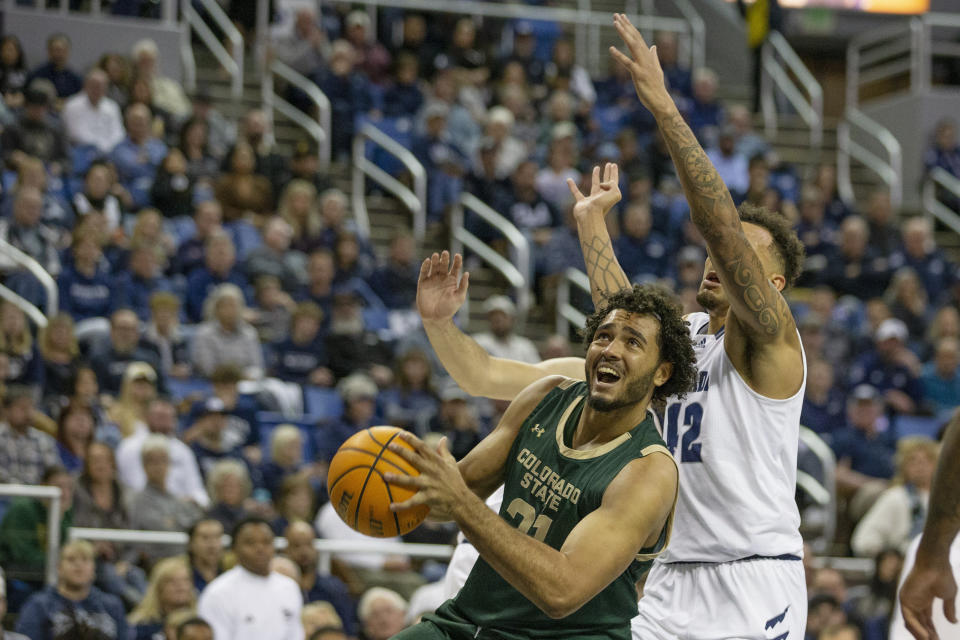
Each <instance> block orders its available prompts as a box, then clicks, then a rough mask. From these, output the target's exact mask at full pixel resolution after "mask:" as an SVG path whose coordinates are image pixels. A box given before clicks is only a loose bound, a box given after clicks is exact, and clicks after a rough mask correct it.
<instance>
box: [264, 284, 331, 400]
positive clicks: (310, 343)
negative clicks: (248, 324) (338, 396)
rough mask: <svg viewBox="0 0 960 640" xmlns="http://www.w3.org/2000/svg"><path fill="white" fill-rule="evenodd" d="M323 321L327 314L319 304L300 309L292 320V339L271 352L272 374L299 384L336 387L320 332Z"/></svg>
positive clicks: (308, 303) (303, 306) (302, 304)
mask: <svg viewBox="0 0 960 640" xmlns="http://www.w3.org/2000/svg"><path fill="white" fill-rule="evenodd" d="M322 320H323V311H321V310H320V307H319V306H317V305H316V304H315V303H313V302H301V303H300V304H298V305H297V306H296V308H295V309H294V311H293V316H292V317H291V319H290V336H289V337H288V338H287V339H286V340H283V341H282V342H279V343H277V344H275V345H273V348H272V349H271V367H270V375H272V376H273V377H275V378H280V379H281V380H286V381H288V382H295V383H297V384H299V385H316V386H321V387H329V386H331V385H332V384H333V372H332V371H330V369H329V368H328V367H327V348H326V343H325V339H324V336H323V335H322V334H321V333H320V324H321V322H322Z"/></svg>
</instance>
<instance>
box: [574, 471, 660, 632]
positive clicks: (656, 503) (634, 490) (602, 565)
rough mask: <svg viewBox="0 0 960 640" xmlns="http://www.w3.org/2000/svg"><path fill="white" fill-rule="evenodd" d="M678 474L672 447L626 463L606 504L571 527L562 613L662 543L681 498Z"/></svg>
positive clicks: (583, 601)
mask: <svg viewBox="0 0 960 640" xmlns="http://www.w3.org/2000/svg"><path fill="white" fill-rule="evenodd" d="M677 475H678V474H677V465H676V463H675V462H674V460H673V458H671V457H670V456H669V455H667V454H666V453H653V454H651V455H649V456H647V457H644V458H641V459H639V460H635V461H633V462H631V463H630V464H629V465H627V466H626V467H624V469H623V470H622V471H621V472H620V473H619V474H618V475H617V477H616V478H615V479H614V480H613V482H611V483H610V485H609V486H608V487H607V490H606V491H605V492H604V494H603V502H602V504H601V506H600V508H599V509H597V510H596V511H594V512H593V513H591V514H590V515H588V516H587V517H586V518H584V519H583V520H582V521H581V522H580V523H579V524H578V525H577V526H576V527H575V528H574V529H573V531H571V532H570V535H569V536H567V539H566V541H565V542H564V544H563V547H562V548H561V549H560V553H561V556H562V558H563V561H562V562H561V563H559V566H558V567H557V573H556V575H555V579H557V578H559V579H557V583H558V584H559V585H562V587H560V588H561V591H560V592H559V594H558V596H557V597H559V598H560V602H559V610H558V611H557V612H556V613H558V614H562V616H568V615H570V614H571V613H573V612H575V611H576V610H577V609H579V608H580V607H582V606H583V605H584V604H586V603H587V602H589V601H590V600H591V599H592V598H593V597H595V596H596V595H597V594H598V593H600V591H602V590H603V589H604V588H605V587H606V586H607V585H609V584H610V583H611V582H612V581H613V580H614V579H615V578H616V577H617V576H619V575H620V574H621V573H623V572H624V571H625V570H626V569H627V568H628V567H629V566H630V563H631V562H633V560H634V559H635V558H636V556H637V554H638V553H639V551H640V550H641V549H644V548H647V547H652V546H653V545H655V544H656V543H657V541H658V539H659V538H660V533H661V531H662V530H663V526H664V524H665V523H666V522H667V520H668V518H670V517H671V515H672V513H673V509H674V506H675V504H676V500H677ZM597 549H603V550H604V552H603V553H602V554H598V553H597ZM564 594H566V595H564Z"/></svg>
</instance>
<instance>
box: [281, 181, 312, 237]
mask: <svg viewBox="0 0 960 640" xmlns="http://www.w3.org/2000/svg"><path fill="white" fill-rule="evenodd" d="M277 214H278V215H279V216H280V217H281V218H283V219H284V220H286V221H287V224H289V225H290V226H291V227H293V241H292V242H291V247H293V248H294V249H297V250H298V251H304V252H306V251H309V250H310V249H312V248H313V247H314V245H315V243H316V241H317V240H318V239H319V237H320V232H321V230H322V229H323V220H322V219H321V218H320V203H319V201H318V200H317V188H316V187H314V186H313V185H312V184H310V183H309V182H307V181H306V180H302V179H300V178H297V179H294V180H291V181H290V184H288V185H287V186H286V188H284V190H283V194H282V195H281V196H280V204H279V205H278V206H277Z"/></svg>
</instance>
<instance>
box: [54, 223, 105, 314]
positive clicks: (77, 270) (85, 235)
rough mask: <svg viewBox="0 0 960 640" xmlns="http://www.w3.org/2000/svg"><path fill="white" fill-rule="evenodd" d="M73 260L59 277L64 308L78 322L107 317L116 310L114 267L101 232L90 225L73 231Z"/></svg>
mask: <svg viewBox="0 0 960 640" xmlns="http://www.w3.org/2000/svg"><path fill="white" fill-rule="evenodd" d="M70 249H71V251H70V253H71V255H72V257H73V260H72V262H70V263H68V264H66V265H65V268H64V269H63V271H62V272H61V273H60V277H58V278H57V288H58V290H59V293H60V309H61V310H62V311H64V312H66V313H69V314H70V317H72V318H73V319H74V320H75V321H77V322H79V321H81V320H87V319H89V318H106V317H109V316H110V314H111V313H112V312H113V309H114V307H113V293H112V291H111V284H112V282H111V277H110V270H109V268H108V266H107V264H106V261H105V260H104V259H103V251H102V249H101V246H100V234H99V233H98V232H97V231H95V230H94V229H93V228H92V227H90V226H89V225H85V226H83V227H80V228H78V229H77V230H76V231H75V232H74V233H73V243H72V244H71V246H70Z"/></svg>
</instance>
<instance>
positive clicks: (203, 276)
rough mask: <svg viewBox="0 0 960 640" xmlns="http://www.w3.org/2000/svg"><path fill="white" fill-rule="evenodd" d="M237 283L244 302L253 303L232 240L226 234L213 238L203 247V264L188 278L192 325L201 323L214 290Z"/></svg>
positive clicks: (188, 298)
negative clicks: (209, 296)
mask: <svg viewBox="0 0 960 640" xmlns="http://www.w3.org/2000/svg"><path fill="white" fill-rule="evenodd" d="M228 283H229V284H234V285H236V286H238V287H239V288H240V290H241V291H242V292H243V295H244V298H245V300H246V301H247V302H248V303H249V302H250V291H249V285H248V282H247V278H246V277H245V276H244V275H243V273H242V272H241V271H240V269H239V267H237V253H236V249H235V248H234V245H233V240H231V239H230V236H229V235H228V234H227V233H226V232H224V231H216V232H214V233H213V234H211V235H210V237H209V238H208V239H207V242H206V244H205V245H204V264H203V265H202V266H200V267H197V268H196V269H194V270H193V271H192V272H191V273H190V275H189V276H188V277H187V296H186V307H185V310H186V314H187V319H188V320H189V321H191V322H201V321H202V320H203V319H204V318H203V305H204V302H205V301H206V299H207V294H209V293H210V292H211V291H212V290H213V289H214V288H215V287H217V286H219V285H222V284H228Z"/></svg>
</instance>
